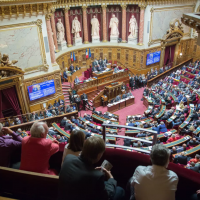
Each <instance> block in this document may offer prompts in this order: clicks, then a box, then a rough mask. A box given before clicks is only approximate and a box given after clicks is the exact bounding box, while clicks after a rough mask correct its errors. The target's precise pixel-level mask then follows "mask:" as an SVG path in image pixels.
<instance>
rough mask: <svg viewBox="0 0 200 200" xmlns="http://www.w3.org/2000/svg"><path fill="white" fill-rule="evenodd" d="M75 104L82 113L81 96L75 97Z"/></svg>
mask: <svg viewBox="0 0 200 200" xmlns="http://www.w3.org/2000/svg"><path fill="white" fill-rule="evenodd" d="M75 103H76V105H77V107H78V111H80V103H81V98H80V96H79V95H78V94H77V95H76V97H75Z"/></svg>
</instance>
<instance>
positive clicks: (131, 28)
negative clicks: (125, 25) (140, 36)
mask: <svg viewBox="0 0 200 200" xmlns="http://www.w3.org/2000/svg"><path fill="white" fill-rule="evenodd" d="M137 29H138V26H137V21H136V19H135V17H134V15H132V17H131V19H130V21H129V32H130V35H129V36H128V37H131V38H136V37H137Z"/></svg>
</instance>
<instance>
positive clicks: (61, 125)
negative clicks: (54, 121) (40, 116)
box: [60, 117, 67, 128]
mask: <svg viewBox="0 0 200 200" xmlns="http://www.w3.org/2000/svg"><path fill="white" fill-rule="evenodd" d="M66 122H67V117H64V118H63V119H62V120H61V122H60V127H61V128H64V127H65V124H66Z"/></svg>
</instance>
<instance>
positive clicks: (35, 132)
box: [30, 122, 49, 138]
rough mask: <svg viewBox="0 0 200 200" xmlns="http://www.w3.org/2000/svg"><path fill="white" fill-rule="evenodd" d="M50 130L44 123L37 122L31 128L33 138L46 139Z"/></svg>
mask: <svg viewBox="0 0 200 200" xmlns="http://www.w3.org/2000/svg"><path fill="white" fill-rule="evenodd" d="M48 131H49V128H48V126H47V124H46V123H44V122H35V123H34V124H33V125H32V127H31V130H30V132H31V137H36V138H46V136H47V133H48Z"/></svg>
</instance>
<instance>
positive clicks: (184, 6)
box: [148, 1, 195, 46]
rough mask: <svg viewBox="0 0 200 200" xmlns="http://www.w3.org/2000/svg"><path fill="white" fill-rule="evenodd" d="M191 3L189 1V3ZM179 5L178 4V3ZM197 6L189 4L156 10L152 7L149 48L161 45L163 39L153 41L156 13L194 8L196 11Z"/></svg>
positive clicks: (187, 34) (186, 34) (185, 34)
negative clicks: (153, 45)
mask: <svg viewBox="0 0 200 200" xmlns="http://www.w3.org/2000/svg"><path fill="white" fill-rule="evenodd" d="M188 2H189V1H187V3H188ZM177 3H178V2H177ZM194 7H195V5H194V4H191V5H189V4H187V5H183V6H176V7H161V8H154V7H152V8H151V9H150V12H151V20H150V33H149V42H148V46H151V45H152V44H158V43H160V42H161V41H162V40H163V38H159V39H153V38H152V37H153V19H154V13H155V12H161V11H169V10H180V9H183V8H193V9H194ZM190 32H191V30H190V31H189V33H184V36H189V35H190Z"/></svg>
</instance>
